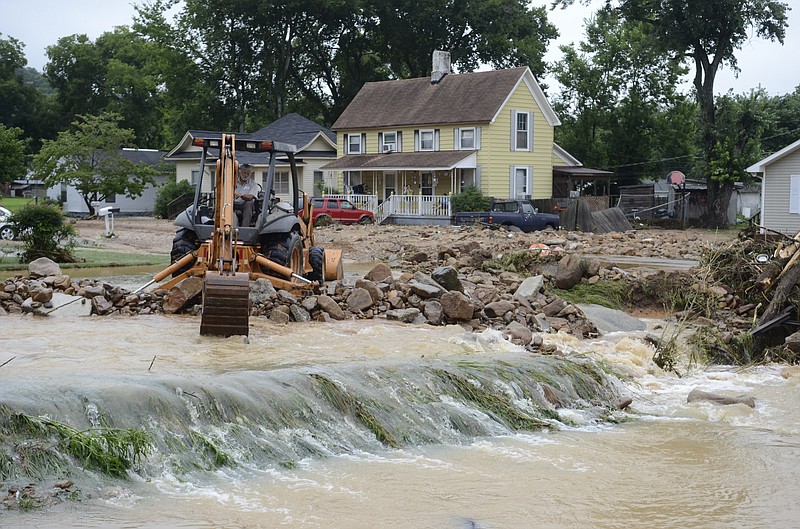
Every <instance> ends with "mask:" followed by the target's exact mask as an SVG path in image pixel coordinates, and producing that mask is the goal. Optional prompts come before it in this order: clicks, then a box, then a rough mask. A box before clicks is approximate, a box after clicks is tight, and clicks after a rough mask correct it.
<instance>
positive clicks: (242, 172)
mask: <svg viewBox="0 0 800 529" xmlns="http://www.w3.org/2000/svg"><path fill="white" fill-rule="evenodd" d="M257 195H258V185H257V184H256V182H255V180H254V179H253V167H252V166H251V165H250V164H249V163H245V164H242V165H241V166H239V179H238V180H237V181H236V189H235V190H234V192H233V198H234V201H233V209H234V211H237V212H241V214H242V224H241V225H242V226H247V227H250V226H251V223H252V221H253V206H254V205H255V199H256V196H257Z"/></svg>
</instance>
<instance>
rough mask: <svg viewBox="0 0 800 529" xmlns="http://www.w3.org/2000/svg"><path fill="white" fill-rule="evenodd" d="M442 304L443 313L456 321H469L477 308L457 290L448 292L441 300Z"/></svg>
mask: <svg viewBox="0 0 800 529" xmlns="http://www.w3.org/2000/svg"><path fill="white" fill-rule="evenodd" d="M439 300H440V301H441V303H442V312H444V314H445V316H447V317H448V318H452V319H454V320H456V321H469V320H471V319H472V314H473V313H474V312H475V306H474V305H473V304H472V303H471V302H470V301H469V299H467V297H466V296H465V295H464V294H462V293H461V292H458V291H456V290H453V291H450V292H446V293H444V294H442V297H441V298H439Z"/></svg>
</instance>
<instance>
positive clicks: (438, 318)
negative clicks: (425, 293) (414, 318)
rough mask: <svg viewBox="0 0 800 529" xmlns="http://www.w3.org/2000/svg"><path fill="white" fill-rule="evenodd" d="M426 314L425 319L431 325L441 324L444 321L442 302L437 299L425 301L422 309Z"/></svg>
mask: <svg viewBox="0 0 800 529" xmlns="http://www.w3.org/2000/svg"><path fill="white" fill-rule="evenodd" d="M422 312H423V314H424V315H425V320H426V321H427V322H428V323H430V324H431V325H439V324H441V323H442V304H441V303H440V302H439V301H438V300H435V299H431V300H428V301H426V302H425V305H424V306H423V309H422Z"/></svg>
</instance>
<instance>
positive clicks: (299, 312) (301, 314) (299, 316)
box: [289, 305, 311, 323]
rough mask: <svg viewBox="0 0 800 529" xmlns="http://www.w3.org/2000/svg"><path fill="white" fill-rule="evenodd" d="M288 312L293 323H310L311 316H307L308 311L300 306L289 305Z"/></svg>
mask: <svg viewBox="0 0 800 529" xmlns="http://www.w3.org/2000/svg"><path fill="white" fill-rule="evenodd" d="M289 311H290V312H291V313H292V318H293V319H294V321H297V322H300V323H307V322H309V321H311V314H309V313H308V311H307V310H306V309H304V308H303V307H301V306H300V305H290V306H289Z"/></svg>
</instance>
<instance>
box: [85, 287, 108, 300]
mask: <svg viewBox="0 0 800 529" xmlns="http://www.w3.org/2000/svg"><path fill="white" fill-rule="evenodd" d="M105 295H106V289H105V287H104V286H103V285H87V286H85V287H83V297H85V298H94V297H96V296H105Z"/></svg>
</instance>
